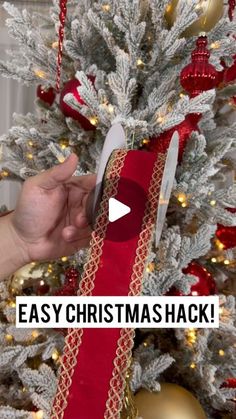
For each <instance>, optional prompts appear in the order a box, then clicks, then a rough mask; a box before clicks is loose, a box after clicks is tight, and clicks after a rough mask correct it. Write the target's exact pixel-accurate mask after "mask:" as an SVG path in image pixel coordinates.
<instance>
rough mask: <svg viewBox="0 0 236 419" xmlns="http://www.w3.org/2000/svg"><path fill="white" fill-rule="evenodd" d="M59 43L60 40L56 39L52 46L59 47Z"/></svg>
mask: <svg viewBox="0 0 236 419" xmlns="http://www.w3.org/2000/svg"><path fill="white" fill-rule="evenodd" d="M58 45H59V42H58V41H54V42H53V43H52V48H53V49H57V48H58Z"/></svg>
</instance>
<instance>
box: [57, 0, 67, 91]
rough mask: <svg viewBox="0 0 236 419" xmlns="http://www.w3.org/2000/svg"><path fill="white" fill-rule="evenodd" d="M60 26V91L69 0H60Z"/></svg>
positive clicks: (58, 69)
mask: <svg viewBox="0 0 236 419" xmlns="http://www.w3.org/2000/svg"><path fill="white" fill-rule="evenodd" d="M59 6H60V14H59V20H60V27H59V40H58V56H57V75H56V91H57V93H59V91H60V82H61V63H62V50H63V40H64V34H65V21H66V12H67V7H66V6H67V0H60V3H59Z"/></svg>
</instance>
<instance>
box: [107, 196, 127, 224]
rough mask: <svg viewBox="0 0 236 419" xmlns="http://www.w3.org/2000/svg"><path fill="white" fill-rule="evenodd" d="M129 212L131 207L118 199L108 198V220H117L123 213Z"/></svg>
mask: <svg viewBox="0 0 236 419" xmlns="http://www.w3.org/2000/svg"><path fill="white" fill-rule="evenodd" d="M130 212H131V208H130V207H128V206H127V205H125V204H123V203H122V202H120V201H118V200H117V199H115V198H110V199H109V221H110V223H114V221H117V220H119V219H120V218H122V217H124V216H125V215H127V214H129V213H130Z"/></svg>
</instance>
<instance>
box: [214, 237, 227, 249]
mask: <svg viewBox="0 0 236 419" xmlns="http://www.w3.org/2000/svg"><path fill="white" fill-rule="evenodd" d="M216 246H217V247H218V249H219V250H223V249H224V248H225V246H224V244H223V243H221V241H220V240H218V239H217V240H216Z"/></svg>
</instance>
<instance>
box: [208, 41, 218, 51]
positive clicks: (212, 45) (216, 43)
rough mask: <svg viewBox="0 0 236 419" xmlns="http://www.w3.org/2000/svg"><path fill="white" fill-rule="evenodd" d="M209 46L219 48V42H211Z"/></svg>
mask: <svg viewBox="0 0 236 419" xmlns="http://www.w3.org/2000/svg"><path fill="white" fill-rule="evenodd" d="M210 47H211V48H212V49H218V48H220V42H219V41H216V42H212V44H211V45H210Z"/></svg>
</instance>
